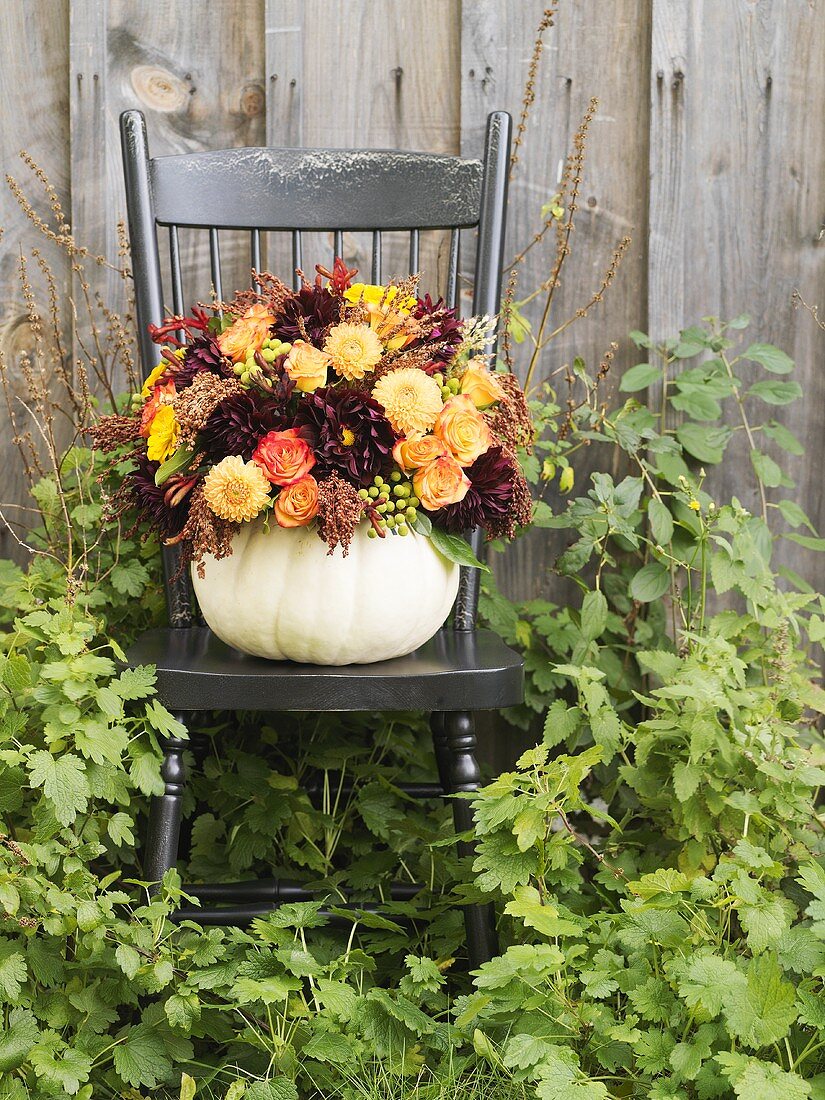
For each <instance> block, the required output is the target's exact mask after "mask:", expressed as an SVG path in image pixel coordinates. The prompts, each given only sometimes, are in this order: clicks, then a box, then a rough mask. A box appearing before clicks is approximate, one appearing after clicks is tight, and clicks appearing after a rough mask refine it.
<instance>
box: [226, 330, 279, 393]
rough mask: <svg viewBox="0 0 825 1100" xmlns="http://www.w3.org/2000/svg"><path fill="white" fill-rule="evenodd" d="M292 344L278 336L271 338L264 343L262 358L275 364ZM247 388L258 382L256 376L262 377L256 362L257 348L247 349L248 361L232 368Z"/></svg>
mask: <svg viewBox="0 0 825 1100" xmlns="http://www.w3.org/2000/svg"><path fill="white" fill-rule="evenodd" d="M291 347H292V344H288V343H286V342H285V341H284V340H279V339H278V337H277V336H270V337H268V338H267V339H266V340H264V342H263V346H262V348H261V358H262V359H263V360H264V361H265V362H267V363H273V362H274V361H275V360H276V359H277V358H278V356H279V355H286V353H287V352H288V351H289V350H290V348H291ZM232 369H233V370H234V371H235V374H237V376H238V377H239V378H240V380H241V382H242V383H243V384H244V385H245V386H249V385H252V384H253V383H254V382H255V381H256V375H260V373H261V368H260V366H259V365H258V363H256V362H255V348H247V350H246V359H245V361H244V362H243V363H236V364H235V365H234V367H233V368H232Z"/></svg>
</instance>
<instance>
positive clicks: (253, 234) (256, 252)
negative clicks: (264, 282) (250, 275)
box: [249, 229, 261, 292]
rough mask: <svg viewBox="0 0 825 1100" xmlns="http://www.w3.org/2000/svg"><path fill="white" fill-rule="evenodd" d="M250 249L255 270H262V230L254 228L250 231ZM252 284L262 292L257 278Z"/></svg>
mask: <svg viewBox="0 0 825 1100" xmlns="http://www.w3.org/2000/svg"><path fill="white" fill-rule="evenodd" d="M249 243H250V251H251V257H252V267H253V269H254V270H255V271H260V270H261V231H260V229H252V230H251V231H250V233H249ZM252 285H253V286H254V287H255V290H257V291H258V292H260V289H261V284H260V283H259V282H258V281H257V279H253V281H252Z"/></svg>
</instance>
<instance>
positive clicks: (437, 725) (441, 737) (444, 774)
mask: <svg viewBox="0 0 825 1100" xmlns="http://www.w3.org/2000/svg"><path fill="white" fill-rule="evenodd" d="M430 729H431V730H432V734H433V749H434V750H435V763H436V767H437V768H438V782H439V783H440V784H441V786H442V788H443V790H444V793H445V794H449V793H450V750H449V749H448V748H447V729H446V726H445V724H444V715H443V713H442V712H441V711H433V713H432V714H431V715H430Z"/></svg>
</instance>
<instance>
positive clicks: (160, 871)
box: [143, 714, 187, 893]
mask: <svg viewBox="0 0 825 1100" xmlns="http://www.w3.org/2000/svg"><path fill="white" fill-rule="evenodd" d="M175 717H176V718H177V719H178V720H179V721H180V720H182V719H183V718H184V717H186V716H185V715H180V714H178V715H175ZM186 747H187V743H186V741H181V740H180V739H179V738H177V737H168V738H165V739H164V741H163V763H162V764H161V769H160V774H161V777H162V779H163V783H164V792H163V794H161V795H155V796H154V797H153V798H152V803H151V806H150V808H149V831H148V834H147V837H146V859H145V861H144V870H143V873H144V876H145V877H146V880H147V881H148V882H151V883H153V884H154V885H153V886H152V887H151V888H150V889H151V892H152V893H157V891H158V889H159V883H160V880H161V879H162V878H163V876H164V874H165V873H166V872H167V871H168V870H169V868H170V867H174V866H175V864H176V863H177V861H178V845H179V843H180V822H181V811H182V808H183V790H184V786H185V784H186V769H185V766H184V763H183V752H184V749H185V748H186Z"/></svg>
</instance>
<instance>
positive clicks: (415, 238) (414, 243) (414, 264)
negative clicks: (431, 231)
mask: <svg viewBox="0 0 825 1100" xmlns="http://www.w3.org/2000/svg"><path fill="white" fill-rule="evenodd" d="M418 245H419V233H418V230H417V229H411V230H410V275H415V273H416V272H417V271H418Z"/></svg>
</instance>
